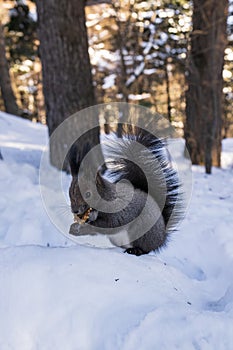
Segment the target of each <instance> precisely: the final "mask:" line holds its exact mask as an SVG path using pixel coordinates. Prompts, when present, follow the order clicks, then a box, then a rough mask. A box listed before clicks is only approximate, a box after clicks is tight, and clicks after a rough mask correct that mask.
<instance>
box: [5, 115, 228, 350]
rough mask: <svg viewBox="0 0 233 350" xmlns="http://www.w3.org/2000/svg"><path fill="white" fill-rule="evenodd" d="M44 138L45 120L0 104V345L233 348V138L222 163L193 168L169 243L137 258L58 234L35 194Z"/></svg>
mask: <svg viewBox="0 0 233 350" xmlns="http://www.w3.org/2000/svg"><path fill="white" fill-rule="evenodd" d="M46 143H47V129H46V127H45V126H42V125H40V124H34V123H31V122H29V121H26V120H22V119H19V118H16V117H13V116H10V115H7V114H4V113H0V149H1V151H2V155H3V157H4V161H0V213H1V214H0V215H1V219H0V349H3V350H8V349H9V350H10V349H13V350H15V349H17V350H21V349H22V350H34V349H35V350H36V349H43V350H50V349H51V350H52V349H58V350H60V349H61V350H63V349H68V350H73V349H74V350H76V349H80V350H99V349H114V350H115V349H121V350H122V349H123V350H131V349H132V350H134V349H136V348H139V349H143V350H144V349H148V350H151V349H163V350H166V349H168V350H171V349H184V350H189V349H190V350H192V349H193V350H194V349H195V350H196V349H201V350H205V349H206V350H208V349H210V350H213V349H218V350H219V349H220V350H223V349H225V350H230V349H233V335H232V334H233V332H232V330H233V281H232V271H233V235H232V232H233V217H232V212H233V197H232V196H233V195H232V193H233V176H232V175H233V139H227V140H224V142H223V157H222V161H223V168H222V169H216V168H214V169H213V175H205V174H204V169H203V167H198V166H194V167H193V176H194V182H193V196H192V200H191V204H190V208H189V211H188V214H187V216H186V218H185V220H184V222H183V223H182V225H181V227H180V229H179V231H177V232H176V233H174V234H173V236H172V237H171V240H170V242H169V244H168V246H167V248H166V249H164V250H163V251H161V252H160V253H157V254H155V253H151V254H149V255H146V256H141V257H135V256H130V255H127V254H124V253H123V251H122V250H121V249H120V248H112V247H110V246H109V247H106V248H104V249H103V248H102V249H101V248H97V247H93V246H86V245H81V244H74V243H73V242H72V241H70V240H68V239H67V237H66V236H63V235H61V234H60V232H59V231H58V230H57V229H56V227H55V226H54V225H53V224H52V222H51V221H50V219H49V217H48V216H47V213H46V211H45V208H44V207H43V203H42V199H41V195H40V186H39V166H40V158H41V154H42V151H43V150H45V151H46ZM53 171H54V172H56V170H55V169H54V170H53ZM50 181H51V179H50V177H49V176H48V187H49V186H50ZM64 181H65V183H66V184H67V186H68V183H69V181H70V177H68V176H65V178H64ZM48 190H49V188H48ZM67 208H68V206H67ZM67 208H66V209H64V210H68V209H69V208H68V209H67Z"/></svg>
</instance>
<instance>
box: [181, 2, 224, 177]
mask: <svg viewBox="0 0 233 350" xmlns="http://www.w3.org/2000/svg"><path fill="white" fill-rule="evenodd" d="M193 4H194V9H193V31H192V33H191V50H190V56H189V63H188V74H187V82H188V91H187V93H186V116H187V119H186V127H185V138H186V143H187V147H188V150H189V152H190V156H191V159H192V162H193V163H194V164H205V168H206V172H207V173H211V167H212V165H214V166H218V167H220V165H221V162H220V156H221V139H222V138H221V129H222V87H223V79H222V70H223V63H224V50H225V47H226V42H227V35H226V19H227V10H228V1H227V0H222V1H218V0H194V2H193Z"/></svg>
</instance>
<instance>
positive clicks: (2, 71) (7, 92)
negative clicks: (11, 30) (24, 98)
mask: <svg viewBox="0 0 233 350" xmlns="http://www.w3.org/2000/svg"><path fill="white" fill-rule="evenodd" d="M0 88H1V93H2V99H3V102H4V106H5V110H6V112H7V113H10V114H15V115H18V112H19V110H18V106H17V103H16V99H15V95H14V92H13V90H12V86H11V78H10V73H9V66H8V62H7V59H6V49H5V40H4V33H3V27H2V23H1V21H0Z"/></svg>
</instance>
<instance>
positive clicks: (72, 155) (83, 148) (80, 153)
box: [68, 141, 91, 176]
mask: <svg viewBox="0 0 233 350" xmlns="http://www.w3.org/2000/svg"><path fill="white" fill-rule="evenodd" d="M90 150H91V145H90V144H89V142H86V143H85V144H84V145H80V144H78V142H77V141H76V142H75V143H74V144H73V145H72V146H71V148H70V150H69V153H68V161H69V165H70V170H71V175H72V176H77V175H78V172H79V168H80V165H81V163H82V160H83V158H84V157H85V155H86V154H87V153H88V152H89V151H90Z"/></svg>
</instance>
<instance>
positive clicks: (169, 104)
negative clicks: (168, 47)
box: [165, 59, 172, 123]
mask: <svg viewBox="0 0 233 350" xmlns="http://www.w3.org/2000/svg"><path fill="white" fill-rule="evenodd" d="M165 81H166V92H167V117H168V120H169V122H170V123H171V121H172V115H171V110H172V107H171V94H170V80H169V72H168V59H166V61H165Z"/></svg>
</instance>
